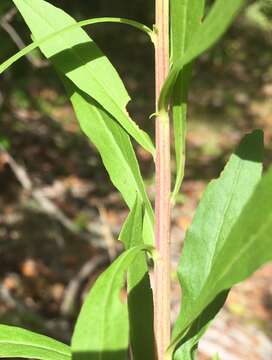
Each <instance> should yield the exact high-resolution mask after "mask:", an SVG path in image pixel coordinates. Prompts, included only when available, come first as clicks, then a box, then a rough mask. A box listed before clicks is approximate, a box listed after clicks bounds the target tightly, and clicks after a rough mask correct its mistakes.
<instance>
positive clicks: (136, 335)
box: [119, 197, 155, 360]
mask: <svg viewBox="0 0 272 360" xmlns="http://www.w3.org/2000/svg"><path fill="white" fill-rule="evenodd" d="M142 234H143V204H142V203H141V201H140V199H139V197H137V198H136V201H135V204H134V206H133V208H132V210H131V212H130V214H129V215H128V218H127V220H126V222H125V224H124V226H123V229H122V232H121V234H120V237H119V238H120V240H121V241H123V243H124V244H125V246H126V248H127V249H128V248H130V247H133V246H137V245H141V244H143V235H142ZM146 261H147V259H146V255H145V254H144V253H141V254H139V255H138V256H137V259H136V260H135V261H134V262H133V264H132V265H130V267H129V269H128V277H127V288H128V312H129V326H130V343H131V351H132V354H133V359H134V360H142V359H144V358H146V359H154V357H155V354H154V349H155V346H154V333H153V296H152V290H151V286H150V280H149V274H148V267H147V262H146Z"/></svg>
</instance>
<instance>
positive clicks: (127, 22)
mask: <svg viewBox="0 0 272 360" xmlns="http://www.w3.org/2000/svg"><path fill="white" fill-rule="evenodd" d="M102 23H115V24H125V25H129V26H132V27H134V28H136V29H138V30H141V31H143V32H145V33H146V34H147V35H148V36H149V37H150V39H151V41H154V40H153V38H154V33H153V30H151V29H150V28H149V27H148V26H146V25H143V24H141V23H139V22H138V21H135V20H130V19H126V18H116V17H99V18H91V19H87V20H82V21H78V22H76V23H74V24H72V25H69V26H66V27H64V28H62V29H61V30H58V31H56V32H54V33H51V34H49V35H47V36H44V37H42V38H40V39H39V40H37V41H33V42H32V43H31V44H29V45H27V46H26V47H24V48H23V49H21V50H20V51H18V52H17V53H16V54H14V55H13V56H11V57H10V58H8V59H7V60H6V61H4V62H3V63H2V64H1V65H0V74H2V73H3V72H4V71H5V70H7V69H8V68H9V67H10V66H11V65H12V64H14V63H15V62H16V61H18V60H19V59H21V58H22V57H24V56H25V55H27V54H29V53H30V52H31V51H33V50H34V49H36V48H37V47H40V46H41V45H44V44H45V43H47V42H48V41H49V40H52V39H53V38H54V37H56V36H59V35H63V34H64V33H66V32H69V31H71V30H73V29H75V28H78V27H84V26H87V25H94V24H102Z"/></svg>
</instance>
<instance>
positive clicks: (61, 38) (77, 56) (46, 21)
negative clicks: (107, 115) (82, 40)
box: [28, 4, 134, 125]
mask: <svg viewBox="0 0 272 360" xmlns="http://www.w3.org/2000/svg"><path fill="white" fill-rule="evenodd" d="M28 7H29V8H30V9H31V6H29V4H28ZM34 12H36V13H37V14H38V16H39V17H40V18H41V19H42V20H43V21H44V22H45V23H46V24H47V25H48V27H49V28H50V29H51V30H52V31H53V32H55V31H56V29H55V28H54V27H53V25H52V24H51V23H50V22H49V21H48V20H47V19H46V18H44V17H43V16H41V14H40V12H39V11H38V10H37V9H35V10H34ZM71 20H72V18H71ZM74 23H76V21H73V24H74ZM67 25H68V23H67ZM71 25H72V23H71ZM56 39H59V40H60V41H62V42H63V43H64V44H65V46H66V47H67V50H68V51H70V52H72V54H73V55H74V56H75V58H77V59H79V61H81V60H82V58H81V57H80V56H79V54H78V53H77V51H75V50H74V48H73V47H71V46H70V45H69V44H67V41H66V40H65V37H63V36H62V35H57V36H56ZM88 42H90V43H92V42H94V41H93V40H92V39H91V38H90V40H89V41H88ZM102 54H103V53H102ZM103 57H105V55H103ZM82 66H83V67H84V68H86V70H87V72H88V73H89V74H90V75H91V78H92V79H93V80H94V81H95V82H96V83H97V84H98V85H99V86H100V87H101V88H102V89H103V90H104V91H105V93H106V94H107V95H108V97H109V98H110V99H111V101H113V103H114V105H115V106H117V107H118V108H119V109H120V110H121V112H122V114H123V115H125V116H126V113H125V111H124V110H122V107H121V106H120V105H119V104H118V103H117V101H116V100H115V98H113V97H112V96H111V93H109V92H108V91H107V89H106V88H105V86H104V84H103V83H101V82H100V81H99V80H98V79H97V78H96V77H94V76H93V72H92V71H91V70H90V69H89V65H88V63H87V64H83V65H82ZM92 97H93V96H92ZM128 98H129V99H130V97H129V96H128ZM103 107H104V106H103ZM124 107H126V104H124ZM126 118H127V119H128V120H130V121H131V124H132V125H133V124H134V123H133V121H132V120H131V119H130V117H129V116H126Z"/></svg>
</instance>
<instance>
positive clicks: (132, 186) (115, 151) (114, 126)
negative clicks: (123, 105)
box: [63, 78, 154, 245]
mask: <svg viewBox="0 0 272 360" xmlns="http://www.w3.org/2000/svg"><path fill="white" fill-rule="evenodd" d="M63 81H64V85H65V88H66V90H67V93H68V96H69V98H70V100H71V102H72V104H73V107H74V110H75V113H76V115H77V119H78V121H79V123H80V126H81V128H82V130H83V131H84V133H85V134H86V135H87V136H88V138H89V139H90V140H91V141H92V142H93V144H94V145H95V146H96V147H97V149H98V151H99V153H100V154H101V157H102V160H103V163H104V165H105V167H106V169H107V171H108V173H109V176H110V178H111V181H112V183H113V184H114V185H115V186H116V188H117V189H118V190H119V191H120V193H121V194H122V195H123V198H124V200H125V201H126V203H127V204H128V206H129V208H130V209H131V208H132V207H133V205H134V202H135V199H136V197H137V196H139V197H140V199H141V201H142V202H143V204H144V225H143V227H144V235H143V236H144V242H145V244H149V245H152V244H153V241H154V240H153V239H154V234H153V223H154V214H153V209H152V207H151V204H150V201H149V199H148V197H147V195H146V192H145V188H144V183H143V179H142V176H141V173H140V169H139V165H138V162H137V159H136V156H135V153H134V150H133V147H132V145H131V141H130V139H129V136H128V135H127V133H126V131H125V130H124V129H123V128H122V127H121V126H120V125H119V124H118V123H117V122H116V121H115V120H114V119H113V118H112V117H111V116H110V115H109V114H108V113H107V112H106V111H105V110H104V109H103V108H102V107H100V106H99V105H98V104H97V103H96V102H95V101H94V100H93V99H92V98H90V97H89V96H88V95H86V94H84V93H83V92H82V91H80V90H78V88H77V87H76V86H74V85H73V83H72V82H70V81H69V80H67V79H66V80H65V78H63ZM137 194H138V195H137Z"/></svg>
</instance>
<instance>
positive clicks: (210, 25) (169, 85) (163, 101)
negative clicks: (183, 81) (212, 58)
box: [159, 0, 246, 112]
mask: <svg viewBox="0 0 272 360" xmlns="http://www.w3.org/2000/svg"><path fill="white" fill-rule="evenodd" d="M245 2H246V0H235V1H225V0H216V1H215V3H214V5H213V6H212V9H211V10H210V12H209V14H208V16H207V17H206V18H205V20H204V22H203V23H202V25H201V26H200V27H199V28H198V30H197V31H196V33H195V34H194V36H193V39H192V40H191V41H190V44H189V46H188V48H187V49H186V51H185V53H184V56H183V57H182V58H180V60H179V61H178V62H177V63H176V64H175V65H174V66H172V68H171V71H170V72H169V75H168V77H167V79H166V81H165V83H164V86H163V88H162V91H161V95H160V99H159V111H161V112H164V111H166V109H167V106H168V104H169V100H170V97H171V96H172V92H173V89H174V86H175V83H176V81H177V79H178V76H179V74H180V72H181V71H182V69H183V67H184V66H185V65H186V64H189V63H190V62H191V61H192V60H194V59H195V58H197V57H198V56H199V55H201V54H202V53H203V52H205V51H206V50H208V49H209V48H210V47H211V46H212V45H214V44H215V43H216V42H217V41H218V40H219V39H220V37H221V36H222V35H223V34H224V32H225V31H226V30H227V28H228V27H229V25H230V24H231V22H232V20H233V18H234V17H235V15H236V14H237V13H238V11H239V10H240V9H241V7H242V6H243V5H244V4H245Z"/></svg>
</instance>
